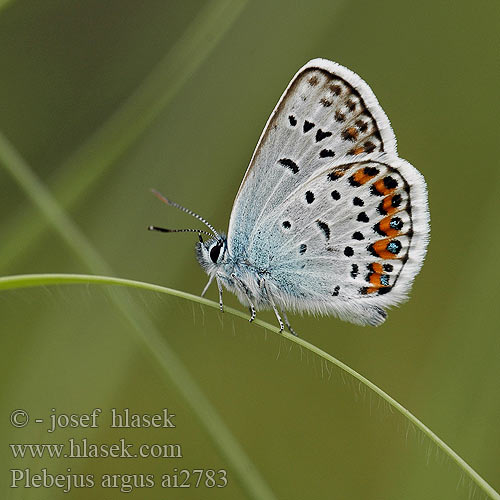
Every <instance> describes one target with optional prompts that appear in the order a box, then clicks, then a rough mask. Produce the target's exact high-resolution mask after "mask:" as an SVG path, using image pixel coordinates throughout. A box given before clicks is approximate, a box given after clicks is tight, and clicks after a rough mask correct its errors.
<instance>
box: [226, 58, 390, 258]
mask: <svg viewBox="0 0 500 500" xmlns="http://www.w3.org/2000/svg"><path fill="white" fill-rule="evenodd" d="M382 151H386V152H395V151H396V143H395V139H394V135H393V133H392V129H391V127H390V125H389V121H388V119H387V117H386V115H385V114H384V112H383V111H382V109H381V108H380V106H379V105H378V102H377V100H376V98H375V96H374V94H373V93H372V91H371V90H370V88H369V87H368V85H367V84H366V83H365V82H363V81H362V80H361V78H359V77H358V76H357V75H355V74H354V73H352V72H351V71H349V70H348V69H346V68H344V67H342V66H340V65H338V64H335V63H333V62H331V61H326V60H323V59H316V60H313V61H311V62H310V63H308V64H306V65H305V66H304V67H303V68H302V69H301V70H299V72H298V73H297V74H296V76H295V77H294V79H293V80H292V82H291V83H290V85H289V86H288V88H287V89H286V90H285V92H284V94H283V96H282V97H281V99H280V101H279V103H278V105H277V106H276V108H275V110H274V111H273V113H272V115H271V117H270V119H269V121H268V123H267V124H266V127H265V129H264V132H263V133H262V136H261V138H260V140H259V143H258V145H257V148H256V150H255V152H254V155H253V157H252V160H251V163H250V166H249V168H248V170H247V173H246V174H245V177H244V179H243V182H242V184H241V187H240V190H239V192H238V195H237V197H236V200H235V204H234V207H233V212H232V214H231V220H230V224H229V240H230V243H236V244H238V245H241V246H242V247H245V246H246V244H247V243H248V240H249V239H250V238H251V235H252V230H254V229H255V228H256V226H257V222H258V220H259V219H260V218H261V217H262V216H263V215H265V214H266V213H268V212H269V211H270V210H272V209H274V208H275V207H276V206H278V205H279V204H280V203H282V202H283V201H284V200H285V199H286V198H287V197H288V196H289V195H290V193H291V192H292V191H293V190H294V189H295V188H296V187H297V186H298V185H300V184H301V183H302V182H304V181H305V180H306V179H307V178H309V177H310V175H311V174H312V173H313V172H314V171H316V170H318V169H322V168H324V167H325V166H327V165H330V164H332V162H338V161H342V159H345V158H349V159H350V160H351V161H352V159H353V158H356V157H359V156H362V155H366V154H372V153H376V152H382ZM230 250H232V248H230Z"/></svg>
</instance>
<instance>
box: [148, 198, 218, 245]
mask: <svg viewBox="0 0 500 500" xmlns="http://www.w3.org/2000/svg"><path fill="white" fill-rule="evenodd" d="M151 192H152V193H153V194H154V195H155V196H156V197H157V198H158V199H159V200H161V201H163V203H165V204H166V205H169V206H171V207H175V208H178V209H179V210H182V211H183V212H186V213H187V214H189V215H192V216H193V217H194V218H195V219H198V220H199V221H201V222H203V224H205V225H206V226H207V227H208V228H209V229H210V230H211V231H212V233H213V236H215V237H216V238H217V239H218V240H220V239H221V237H220V236H219V233H218V232H217V231H216V230H215V228H214V227H213V226H212V224H210V223H209V222H208V221H206V220H205V219H204V218H203V217H202V216H201V215H198V214H197V213H195V212H193V211H192V210H189V208H186V207H183V206H182V205H179V204H178V203H175V201H171V200H169V199H168V198H165V196H163V195H162V194H161V193H160V192H158V191H156V189H151ZM150 227H154V226H150ZM154 230H155V231H156V230H157V229H154ZM160 231H161V229H160ZM182 231H192V232H194V231H197V232H198V233H205V234H209V233H207V232H206V231H198V230H197V229H179V230H177V229H169V230H166V231H163V232H167V233H170V232H182ZM209 235H210V234H209ZM210 236H212V235H210Z"/></svg>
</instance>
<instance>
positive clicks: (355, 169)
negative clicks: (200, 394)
mask: <svg viewBox="0 0 500 500" xmlns="http://www.w3.org/2000/svg"><path fill="white" fill-rule="evenodd" d="M205 222H206V221H205ZM210 227H211V226H210ZM213 233H214V235H215V237H214V238H212V239H210V240H208V241H206V242H200V243H198V244H197V257H198V261H199V262H200V264H201V265H202V267H203V268H204V269H205V271H206V272H207V273H208V274H209V276H210V281H209V284H210V283H211V282H212V280H214V279H215V280H216V282H217V284H218V287H219V293H220V300H221V304H222V287H225V288H227V289H228V290H230V291H231V292H233V293H235V294H236V295H237V296H238V298H239V299H240V301H241V302H242V303H243V304H245V305H247V306H248V307H249V308H250V310H251V311H252V319H253V317H255V310H256V309H265V308H272V309H274V311H275V313H276V316H277V317H278V320H279V322H280V325H281V326H282V325H283V324H282V321H281V317H280V314H279V311H278V310H280V311H281V312H282V313H283V315H284V317H285V320H286V313H285V311H286V310H295V311H307V312H312V313H322V314H323V313H324V314H334V315H336V316H338V317H340V318H341V319H344V320H347V321H351V322H353V323H357V324H362V325H367V324H368V325H379V324H381V323H382V322H383V321H384V320H385V318H386V312H385V309H387V308H388V307H390V306H393V305H396V304H398V303H400V302H401V301H403V300H404V299H405V298H407V294H408V292H409V289H410V287H411V284H412V282H413V279H414V277H415V276H416V274H417V273H418V271H419V270H420V267H421V265H422V263H423V260H424V257H425V253H426V248H427V243H428V238H429V236H428V235H429V214H428V207H427V190H426V184H425V181H424V179H423V177H422V175H421V174H420V173H419V172H418V171H417V170H416V169H415V168H414V167H413V166H411V165H410V164H409V163H408V162H406V161H405V160H403V159H401V158H400V157H399V156H398V153H397V149H396V139H395V136H394V133H393V131H392V128H391V126H390V123H389V120H388V119H387V117H386V115H385V113H384V111H383V110H382V108H381V107H380V105H379V104H378V101H377V99H376V97H375V96H374V94H373V92H372V91H371V89H370V88H369V87H368V85H367V84H366V83H365V82H364V81H363V80H361V78H360V77H359V76H357V75H356V74H355V73H353V72H351V71H350V70H348V69H347V68H344V67H343V66H340V65H338V64H336V63H333V62H331V61H327V60H325V59H315V60H312V61H310V62H309V63H307V64H306V65H305V66H303V67H302V68H301V69H300V70H299V71H298V73H297V74H296V75H295V77H294V78H293V79H292V81H291V83H290V84H289V86H288V87H287V89H286V90H285V92H284V94H283V95H282V97H281V99H280V100H279V102H278V104H277V106H276V108H275V109H274V111H273V113H272V114H271V116H270V118H269V120H268V122H267V124H266V126H265V128H264V131H263V133H262V135H261V137H260V140H259V143H258V144H257V147H256V150H255V152H254V155H253V157H252V159H251V162H250V166H249V167H248V169H247V172H246V174H245V176H244V178H243V181H242V184H241V186H240V189H239V191H238V194H237V196H236V199H235V202H234V205H233V210H232V213H231V218H230V222H229V231H228V235H227V237H225V236H219V234H218V233H216V232H215V231H213ZM207 286H208V285H207ZM286 321H287V320H286ZM287 323H288V322H287Z"/></svg>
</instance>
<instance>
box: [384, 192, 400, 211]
mask: <svg viewBox="0 0 500 500" xmlns="http://www.w3.org/2000/svg"><path fill="white" fill-rule="evenodd" d="M392 197H393V195H391V196H386V197H385V198H384V203H383V205H382V206H383V208H384V210H385V212H386V213H387V215H392V214H394V212H397V211H398V209H397V208H396V207H393V206H392Z"/></svg>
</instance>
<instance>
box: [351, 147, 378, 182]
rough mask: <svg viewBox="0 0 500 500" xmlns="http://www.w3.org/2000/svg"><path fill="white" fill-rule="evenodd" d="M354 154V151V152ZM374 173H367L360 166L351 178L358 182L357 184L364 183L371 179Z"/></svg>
mask: <svg viewBox="0 0 500 500" xmlns="http://www.w3.org/2000/svg"><path fill="white" fill-rule="evenodd" d="M355 154H356V153H355ZM375 175H377V174H374V175H369V174H367V173H366V172H365V169H364V168H360V169H359V170H357V171H356V172H354V174H353V176H352V177H353V179H354V180H355V181H356V182H357V183H358V184H366V183H367V182H368V181H369V180H370V179H373V177H375Z"/></svg>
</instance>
